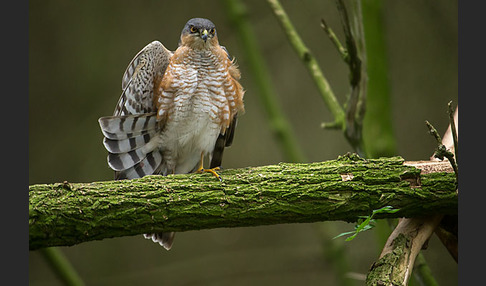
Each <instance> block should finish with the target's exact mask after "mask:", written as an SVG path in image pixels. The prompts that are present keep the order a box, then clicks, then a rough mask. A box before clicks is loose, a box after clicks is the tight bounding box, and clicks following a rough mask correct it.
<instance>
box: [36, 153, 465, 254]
mask: <svg viewBox="0 0 486 286" xmlns="http://www.w3.org/2000/svg"><path fill="white" fill-rule="evenodd" d="M432 163H433V164H440V163H438V162H432ZM444 164H447V163H444ZM449 171H450V170H448V171H447V172H443V171H441V172H439V173H432V174H427V175H421V174H420V169H418V168H416V167H414V166H410V165H405V164H404V160H403V159H402V158H400V157H392V158H382V159H373V160H364V159H362V158H360V157H358V156H356V155H345V156H341V157H339V158H338V159H337V160H331V161H326V162H319V163H310V164H291V163H280V164H278V165H270V166H262V167H254V168H243V169H231V170H225V171H222V172H221V176H222V177H223V179H224V181H223V183H220V182H219V181H218V180H216V179H215V178H214V177H213V176H212V175H210V174H185V175H170V176H166V177H163V176H146V177H144V178H141V179H135V180H124V181H106V182H93V183H68V182H64V183H56V184H40V185H32V186H29V248H30V249H31V250H35V249H39V248H43V247H49V246H70V245H74V244H77V243H81V242H85V241H91V240H99V239H104V238H110V237H119V236H129V235H137V234H142V233H152V232H159V231H162V230H163V231H177V232H181V231H189V230H198V229H210V228H219V227H243V226H257V225H270V224H279V223H299V222H315V221H326V220H343V221H349V222H352V221H356V220H357V219H358V216H363V215H369V214H370V213H371V212H372V210H374V209H378V208H381V207H383V206H387V205H390V206H393V207H394V208H397V209H400V211H399V212H397V213H394V214H388V215H386V217H415V216H424V215H432V214H457V193H456V184H455V176H454V174H452V173H449ZM383 217H385V216H383ZM377 218H380V217H377Z"/></svg>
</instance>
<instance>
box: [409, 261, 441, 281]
mask: <svg viewBox="0 0 486 286" xmlns="http://www.w3.org/2000/svg"><path fill="white" fill-rule="evenodd" d="M413 270H414V271H413V274H414V276H415V278H416V279H417V280H418V281H419V285H425V286H438V285H439V284H438V283H437V281H436V280H435V278H434V276H433V275H432V271H431V270H430V267H429V266H428V265H427V262H426V261H425V257H424V255H423V254H422V253H419V254H418V255H417V258H415V265H414V267H413Z"/></svg>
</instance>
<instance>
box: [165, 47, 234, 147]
mask: <svg viewBox="0 0 486 286" xmlns="http://www.w3.org/2000/svg"><path fill="white" fill-rule="evenodd" d="M223 63H224V61H223ZM223 63H222V62H221V60H220V59H218V58H217V56H216V55H215V54H213V53H211V52H210V51H192V52H188V53H187V55H186V56H185V57H184V59H183V60H182V61H180V62H177V61H174V62H171V64H170V65H169V68H168V71H167V72H166V76H167V75H168V76H169V78H171V79H172V82H171V85H170V88H166V89H164V90H163V91H162V96H161V98H162V101H163V102H164V99H165V98H167V99H172V100H166V101H167V102H166V103H170V104H167V108H168V109H170V110H168V115H167V122H166V128H165V131H164V134H165V136H164V137H165V138H164V140H163V141H164V144H165V145H166V146H165V147H166V148H167V147H168V148H170V149H172V150H174V151H177V153H187V152H188V151H190V150H194V151H196V150H197V151H198V152H199V154H200V153H201V152H204V153H206V154H207V153H209V152H212V149H213V148H214V144H215V141H216V139H217V137H218V135H219V134H220V132H221V131H222V130H225V129H226V127H227V126H229V120H230V104H229V102H228V99H227V96H228V95H230V94H229V92H228V88H227V85H228V80H229V74H228V72H227V68H226V67H225V66H224V65H223ZM227 93H228V94H227ZM230 96H231V95H230ZM160 108H164V106H163V105H162V106H160V107H159V109H160ZM179 155H182V154H179Z"/></svg>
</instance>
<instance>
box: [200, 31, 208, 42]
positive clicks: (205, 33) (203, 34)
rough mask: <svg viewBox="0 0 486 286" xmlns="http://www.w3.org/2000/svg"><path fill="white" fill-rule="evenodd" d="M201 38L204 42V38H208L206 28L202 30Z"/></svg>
mask: <svg viewBox="0 0 486 286" xmlns="http://www.w3.org/2000/svg"><path fill="white" fill-rule="evenodd" d="M201 39H203V40H204V42H206V40H207V39H208V30H206V29H204V31H202V33H201Z"/></svg>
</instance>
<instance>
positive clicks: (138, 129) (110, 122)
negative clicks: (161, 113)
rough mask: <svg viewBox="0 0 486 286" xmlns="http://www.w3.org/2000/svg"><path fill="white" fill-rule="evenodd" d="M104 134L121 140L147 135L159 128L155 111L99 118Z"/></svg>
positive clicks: (109, 137) (112, 138)
mask: <svg viewBox="0 0 486 286" xmlns="http://www.w3.org/2000/svg"><path fill="white" fill-rule="evenodd" d="M98 122H99V124H100V127H101V131H102V132H103V135H104V136H105V137H106V138H108V139H111V140H121V139H127V138H133V137H135V136H140V135H145V134H147V133H149V131H153V130H156V129H157V126H158V125H157V117H156V116H155V113H154V112H152V113H144V114H137V115H126V116H106V117H101V118H100V119H98Z"/></svg>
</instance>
